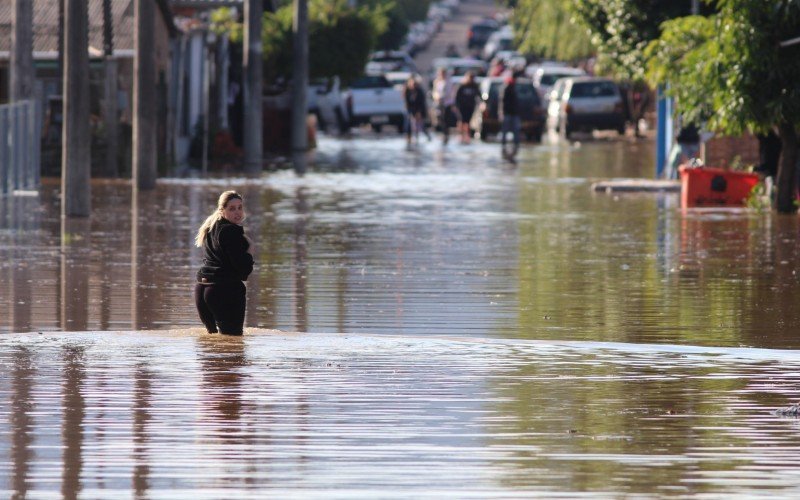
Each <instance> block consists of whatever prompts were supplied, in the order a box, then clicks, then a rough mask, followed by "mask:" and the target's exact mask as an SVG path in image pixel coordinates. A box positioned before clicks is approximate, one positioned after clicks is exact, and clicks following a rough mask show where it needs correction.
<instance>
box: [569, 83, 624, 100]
mask: <svg viewBox="0 0 800 500" xmlns="http://www.w3.org/2000/svg"><path fill="white" fill-rule="evenodd" d="M569 95H570V97H613V96H615V95H617V92H616V87H615V86H614V84H613V83H611V82H578V83H575V84H574V85H573V86H572V90H570V92H569Z"/></svg>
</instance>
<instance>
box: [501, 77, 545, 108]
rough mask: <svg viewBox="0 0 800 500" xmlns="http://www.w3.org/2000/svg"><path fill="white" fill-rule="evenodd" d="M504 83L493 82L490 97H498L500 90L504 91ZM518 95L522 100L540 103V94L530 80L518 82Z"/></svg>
mask: <svg viewBox="0 0 800 500" xmlns="http://www.w3.org/2000/svg"><path fill="white" fill-rule="evenodd" d="M504 85H505V83H503V82H492V85H491V86H490V87H489V97H490V98H496V97H497V96H498V95H499V94H500V92H502V91H503V86H504ZM517 97H518V98H519V99H520V100H521V101H525V102H529V101H532V102H533V103H535V104H539V94H537V93H536V90H535V89H534V88H533V85H531V84H530V81H521V82H517Z"/></svg>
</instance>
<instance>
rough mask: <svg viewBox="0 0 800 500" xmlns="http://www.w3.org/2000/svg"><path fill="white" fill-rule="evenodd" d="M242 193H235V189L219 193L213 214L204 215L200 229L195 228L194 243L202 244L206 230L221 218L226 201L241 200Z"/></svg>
mask: <svg viewBox="0 0 800 500" xmlns="http://www.w3.org/2000/svg"><path fill="white" fill-rule="evenodd" d="M241 199H242V195H240V194H239V193H237V192H236V191H225V192H224V193H222V194H221V195H219V200H217V209H216V210H215V211H214V213H213V214H211V215H209V216H208V217H206V220H205V222H203V225H201V226H200V229H198V230H197V236H195V237H194V244H195V245H197V246H198V247H202V246H203V242H204V241H205V239H206V235H207V234H208V231H209V230H210V229H211V228H212V227H213V226H214V224H216V223H217V222H218V221H219V220H220V219H222V211H223V210H225V207H226V206H227V205H228V202H229V201H231V200H241Z"/></svg>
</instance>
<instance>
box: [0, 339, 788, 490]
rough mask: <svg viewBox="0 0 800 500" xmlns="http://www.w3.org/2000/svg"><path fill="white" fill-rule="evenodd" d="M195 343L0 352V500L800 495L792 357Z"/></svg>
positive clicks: (15, 345)
mask: <svg viewBox="0 0 800 500" xmlns="http://www.w3.org/2000/svg"><path fill="white" fill-rule="evenodd" d="M199 331H200V329H196V331H194V330H193V331H179V332H176V331H166V332H161V331H159V332H131V333H116V334H106V335H105V336H102V337H99V336H98V335H97V334H92V333H80V332H77V333H74V332H70V333H68V334H50V335H46V336H41V335H36V334H25V335H11V336H8V338H7V339H6V341H4V342H3V343H2V344H0V362H2V363H3V364H6V365H8V366H11V367H13V368H12V369H11V371H10V372H9V378H10V380H9V382H8V383H7V384H2V385H0V392H2V393H1V394H0V396H2V398H0V405H2V411H3V412H4V413H6V412H8V413H9V414H10V415H12V416H13V417H12V418H11V419H9V420H7V421H0V436H7V437H6V438H4V439H3V440H2V444H0V450H8V455H7V457H8V462H6V464H7V468H6V469H5V470H8V472H9V473H8V476H7V479H6V481H5V482H0V491H2V495H3V496H4V497H9V498H13V497H16V498H26V497H29V498H39V497H47V496H48V495H49V496H52V495H53V494H55V493H56V492H57V493H58V494H59V496H60V497H63V498H79V497H84V496H89V497H94V496H102V497H104V498H105V497H110V498H117V497H135V498H160V497H163V496H165V495H166V496H169V495H170V494H171V492H172V493H174V491H177V490H180V491H181V492H182V493H181V494H182V495H186V496H191V497H195V498H243V497H246V496H248V495H249V496H252V495H253V494H255V493H254V492H256V491H258V492H259V493H258V495H267V496H316V495H317V494H319V493H320V492H325V494H328V493H330V492H331V491H337V492H338V491H342V490H341V488H345V489H346V494H345V495H344V496H347V497H348V498H351V497H362V496H370V497H384V496H397V495H398V494H400V495H401V496H415V497H417V496H419V497H434V496H440V495H441V494H443V492H447V493H448V494H449V495H451V496H466V497H469V496H472V495H474V493H475V492H480V496H481V497H482V498H488V497H493V498H494V497H514V498H519V497H530V496H537V495H538V496H541V495H545V496H558V495H565V496H570V497H572V496H579V495H582V494H592V495H601V496H615V497H616V496H654V495H655V496H662V495H675V494H677V495H679V496H696V495H709V496H713V497H721V496H729V495H734V496H735V495H739V496H742V497H746V496H748V495H757V494H763V493H764V492H765V491H768V492H769V493H770V494H773V495H777V496H783V497H791V496H793V495H796V494H797V493H798V491H800V482H798V481H797V464H796V456H797V453H798V452H800V438H799V437H798V434H797V432H796V430H797V428H798V424H797V421H796V419H785V418H780V417H776V416H774V415H772V414H771V413H770V410H771V409H774V408H777V407H781V406H784V405H785V404H786V402H787V401H792V400H793V399H794V398H796V396H797V391H796V378H797V376H796V374H797V373H798V370H800V356H798V354H797V353H796V352H795V351H777V350H763V349H750V348H710V347H690V346H669V345H653V344H651V345H646V344H622V343H601V342H545V341H537V342H532V341H525V340H497V341H492V340H488V339H474V340H467V339H464V340H451V339H447V338H436V337H411V336H388V335H383V336H362V335H352V334H350V335H340V334H293V335H280V334H276V333H274V332H265V331H259V330H251V331H249V332H248V333H249V335H247V336H245V337H243V338H228V337H222V336H219V335H207V334H202V333H199ZM164 359H168V360H169V363H164ZM3 456H4V457H5V456H6V455H3Z"/></svg>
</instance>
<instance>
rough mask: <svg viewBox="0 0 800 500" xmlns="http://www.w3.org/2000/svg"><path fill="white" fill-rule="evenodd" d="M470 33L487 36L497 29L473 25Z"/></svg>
mask: <svg viewBox="0 0 800 500" xmlns="http://www.w3.org/2000/svg"><path fill="white" fill-rule="evenodd" d="M472 31H473V33H480V34H487V33H492V32H494V31H497V29H496V28H494V27H492V26H487V25H485V24H474V25H473V26H472Z"/></svg>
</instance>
